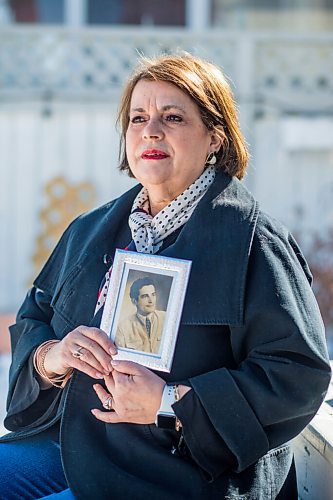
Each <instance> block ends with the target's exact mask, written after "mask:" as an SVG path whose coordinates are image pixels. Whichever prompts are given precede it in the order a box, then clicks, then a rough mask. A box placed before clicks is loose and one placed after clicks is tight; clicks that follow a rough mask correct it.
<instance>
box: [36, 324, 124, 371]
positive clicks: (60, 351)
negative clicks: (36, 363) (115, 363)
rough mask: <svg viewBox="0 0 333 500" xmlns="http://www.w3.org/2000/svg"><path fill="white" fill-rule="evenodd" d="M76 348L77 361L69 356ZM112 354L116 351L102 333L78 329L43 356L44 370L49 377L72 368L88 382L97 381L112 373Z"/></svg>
mask: <svg viewBox="0 0 333 500" xmlns="http://www.w3.org/2000/svg"><path fill="white" fill-rule="evenodd" d="M80 347H81V349H80V357H79V358H78V357H75V356H73V354H74V353H75V352H77V350H78V349H79V348H80ZM115 354H117V349H116V347H115V345H114V344H113V342H112V341H111V340H110V338H109V337H108V335H107V334H106V333H105V332H103V330H100V329H99V328H92V327H89V326H78V327H77V328H75V330H72V331H71V332H69V333H68V334H67V335H66V337H64V338H63V339H62V340H61V341H60V342H58V343H56V344H54V346H53V347H52V349H50V350H49V351H48V352H47V354H46V356H45V359H44V368H45V370H46V372H47V373H48V374H49V375H50V376H52V375H55V374H56V375H62V374H65V373H67V372H68V370H69V369H70V368H76V369H77V370H80V371H81V372H83V373H86V374H87V375H89V376H90V377H92V378H96V379H101V378H103V377H104V375H109V373H110V372H111V371H112V370H113V368H112V365H111V360H112V355H115Z"/></svg>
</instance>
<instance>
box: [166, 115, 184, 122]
mask: <svg viewBox="0 0 333 500" xmlns="http://www.w3.org/2000/svg"><path fill="white" fill-rule="evenodd" d="M166 119H167V120H168V121H169V122H181V121H183V118H182V117H181V116H179V115H168V116H167V117H166Z"/></svg>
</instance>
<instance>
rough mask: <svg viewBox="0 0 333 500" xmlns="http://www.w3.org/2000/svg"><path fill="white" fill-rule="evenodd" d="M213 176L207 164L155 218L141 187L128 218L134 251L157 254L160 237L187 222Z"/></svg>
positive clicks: (212, 170) (162, 237) (212, 169)
mask: <svg viewBox="0 0 333 500" xmlns="http://www.w3.org/2000/svg"><path fill="white" fill-rule="evenodd" d="M214 179H215V168H214V167H213V166H210V167H208V168H206V169H205V170H204V171H203V173H202V174H201V175H200V177H198V179H197V180H196V181H195V182H194V183H193V184H191V185H190V186H189V187H188V188H187V189H185V191H183V192H182V193H181V194H180V195H179V196H177V198H175V199H174V200H172V201H171V202H170V203H169V205H167V206H166V207H164V208H163V210H161V211H160V212H158V213H157V214H156V215H155V217H152V216H151V215H150V213H149V196H148V191H147V189H146V188H142V190H141V191H140V193H139V194H138V195H137V197H136V198H135V200H134V203H133V207H132V212H131V215H130V216H129V220H128V223H129V226H130V229H131V233H132V238H133V241H134V243H135V246H136V249H137V251H138V252H143V253H151V254H152V253H156V252H157V251H158V250H159V248H160V247H161V246H162V243H163V240H164V239H165V238H166V237H167V236H169V235H170V234H171V233H173V232H174V231H175V230H176V229H178V228H179V227H181V226H182V225H183V224H185V223H186V222H187V221H188V219H189V218H190V217H191V215H192V213H193V211H194V209H195V207H196V206H197V204H198V203H199V201H200V200H201V198H202V197H203V195H204V194H205V192H206V191H207V189H208V187H209V186H210V185H211V184H212V182H213V181H214Z"/></svg>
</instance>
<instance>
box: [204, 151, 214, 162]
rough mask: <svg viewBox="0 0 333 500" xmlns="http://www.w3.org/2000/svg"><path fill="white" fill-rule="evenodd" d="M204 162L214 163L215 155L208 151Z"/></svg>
mask: <svg viewBox="0 0 333 500" xmlns="http://www.w3.org/2000/svg"><path fill="white" fill-rule="evenodd" d="M205 163H206V165H215V163H216V156H215V153H214V152H211V153H208V155H207V158H206V162H205Z"/></svg>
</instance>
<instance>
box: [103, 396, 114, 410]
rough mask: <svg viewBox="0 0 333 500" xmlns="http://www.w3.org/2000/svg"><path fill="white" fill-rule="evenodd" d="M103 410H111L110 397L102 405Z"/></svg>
mask: <svg viewBox="0 0 333 500" xmlns="http://www.w3.org/2000/svg"><path fill="white" fill-rule="evenodd" d="M103 408H105V409H106V410H112V396H111V395H110V396H108V397H107V398H106V400H105V401H104V403H103Z"/></svg>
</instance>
